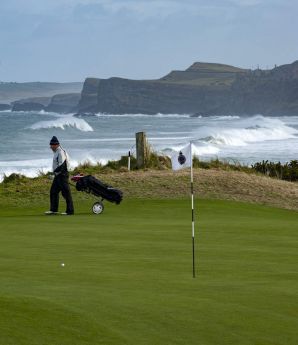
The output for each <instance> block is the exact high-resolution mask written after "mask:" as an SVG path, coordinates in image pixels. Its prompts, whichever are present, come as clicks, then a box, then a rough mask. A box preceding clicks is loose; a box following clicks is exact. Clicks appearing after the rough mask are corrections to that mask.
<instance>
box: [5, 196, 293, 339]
mask: <svg viewBox="0 0 298 345" xmlns="http://www.w3.org/2000/svg"><path fill="white" fill-rule="evenodd" d="M28 206H29V207H28V208H26V209H20V208H19V209H13V208H10V209H7V208H3V207H2V209H1V210H0V272H1V276H0V308H1V309H0V310H1V312H0V344H1V345H2V344H3V345H19V344H24V345H35V344H36V345H44V344H46V345H56V344H57V345H64V344H72V345H76V344H78V345H79V344H88V345H95V344H105V345H109V344H115V345H116V344H117V345H120V344H121V345H125V344H127V345H142V344H144V345H145V344H146V345H158V344H160V345H167V344H169V345H172V344H173V345H175V344H186V345H192V344H194V345H200V344H202V345H225V344H227V345H231V344H237V345H242V344H243V345H297V343H298V328H297V320H298V308H297V302H298V299H297V291H298V275H297V262H298V251H297V249H298V248H297V247H298V232H297V224H298V213H297V212H291V211H287V210H281V209H274V208H268V207H262V206H256V205H248V204H244V203H234V202H223V201H208V200H199V201H198V200H197V201H196V203H195V206H196V218H197V219H196V220H197V222H196V263H197V277H196V278H195V279H193V278H192V251H191V223H190V220H191V212H190V200H133V199H131V200H125V201H124V202H123V204H121V205H120V206H115V205H112V204H108V203H106V209H105V212H104V213H103V214H102V215H99V216H94V215H92V214H91V213H90V210H89V208H90V202H86V203H83V204H82V205H81V206H80V208H79V209H77V210H76V211H77V214H76V215H75V216H70V217H69V216H43V215H42V211H43V210H44V207H43V206H44V205H39V206H31V208H30V205H28ZM62 263H64V264H65V266H62V265H61V264H62Z"/></svg>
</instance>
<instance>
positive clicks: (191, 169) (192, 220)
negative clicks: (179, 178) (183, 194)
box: [190, 142, 196, 278]
mask: <svg viewBox="0 0 298 345" xmlns="http://www.w3.org/2000/svg"><path fill="white" fill-rule="evenodd" d="M190 159H191V165H190V191H191V228H192V277H193V278H195V277H196V270H195V220H194V195H193V194H194V191H193V164H192V143H191V142H190Z"/></svg>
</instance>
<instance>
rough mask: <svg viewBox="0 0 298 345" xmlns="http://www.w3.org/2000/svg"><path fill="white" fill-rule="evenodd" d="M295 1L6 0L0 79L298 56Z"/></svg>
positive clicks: (263, 62) (149, 74)
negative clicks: (198, 62) (199, 62)
mask: <svg viewBox="0 0 298 345" xmlns="http://www.w3.org/2000/svg"><path fill="white" fill-rule="evenodd" d="M297 17H298V1H297V0H1V1H0V42H1V48H0V81H16V82H25V81H57V82H63V81H84V79H85V78H86V77H98V78H110V77H113V76H118V77H123V78H130V79H155V78H160V77H162V76H164V75H166V74H167V73H169V72H170V71H171V70H184V69H186V68H188V67H189V66H190V65H191V64H192V63H194V62H196V61H201V62H217V63H223V64H229V65H234V66H237V67H243V68H252V69H255V68H257V67H260V68H264V69H267V68H272V67H274V65H281V64H288V63H292V62H293V61H295V60H298V35H297V33H298V21H297Z"/></svg>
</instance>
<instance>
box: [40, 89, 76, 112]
mask: <svg viewBox="0 0 298 345" xmlns="http://www.w3.org/2000/svg"><path fill="white" fill-rule="evenodd" d="M80 98H81V94H80V93H66V94H59V95H55V96H53V97H52V98H51V101H50V104H49V105H48V106H47V107H45V111H53V112H56V113H69V112H74V111H75V110H76V109H77V105H78V103H79V100H80Z"/></svg>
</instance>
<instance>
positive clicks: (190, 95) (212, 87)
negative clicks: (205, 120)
mask: <svg viewBox="0 0 298 345" xmlns="http://www.w3.org/2000/svg"><path fill="white" fill-rule="evenodd" d="M297 91H298V61H296V62H294V63H293V64H289V65H283V66H280V67H276V68H274V69H272V70H259V69H258V70H247V69H241V68H237V67H234V66H229V65H223V64H214V63H202V62H196V63H194V64H193V65H191V66H190V67H189V68H187V69H186V70H185V71H172V72H170V73H169V74H167V75H166V76H164V77H162V78H160V79H157V80H129V79H123V78H109V79H96V78H87V79H86V80H85V83H84V86H83V90H82V94H81V100H80V102H79V106H78V111H79V112H80V113H96V112H102V113H111V114H124V113H145V114H156V113H178V114H183V113H188V114H203V115H217V114H238V115H241V114H243V115H244V114H247V115H250V114H256V113H262V114H265V115H280V114H284V115H293V114H298V92H297Z"/></svg>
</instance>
